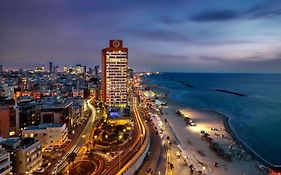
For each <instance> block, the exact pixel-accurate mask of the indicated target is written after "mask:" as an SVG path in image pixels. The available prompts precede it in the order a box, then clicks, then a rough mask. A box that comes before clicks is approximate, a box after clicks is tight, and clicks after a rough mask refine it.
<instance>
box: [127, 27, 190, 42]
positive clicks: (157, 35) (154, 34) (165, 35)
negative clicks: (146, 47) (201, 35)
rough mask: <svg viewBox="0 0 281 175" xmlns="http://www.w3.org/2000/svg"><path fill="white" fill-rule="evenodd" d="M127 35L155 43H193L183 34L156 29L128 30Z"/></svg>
mask: <svg viewBox="0 0 281 175" xmlns="http://www.w3.org/2000/svg"><path fill="white" fill-rule="evenodd" d="M127 33H128V34H131V35H133V36H137V37H140V38H146V39H149V40H154V41H178V42H187V41H191V38H190V37H188V36H187V35H184V34H181V33H180V32H173V31H169V30H164V29H154V30H134V29H128V30H127Z"/></svg>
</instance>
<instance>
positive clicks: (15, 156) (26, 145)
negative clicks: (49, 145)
mask: <svg viewBox="0 0 281 175" xmlns="http://www.w3.org/2000/svg"><path fill="white" fill-rule="evenodd" d="M0 144H1V145H2V146H3V147H4V148H5V149H6V150H7V151H8V152H9V153H10V155H11V161H12V167H13V170H12V171H13V172H14V173H17V174H32V173H33V172H34V171H35V170H36V169H37V168H39V167H40V166H41V165H42V154H41V142H40V141H39V140H35V139H33V138H24V139H20V138H18V137H14V138H9V139H6V140H3V141H1V142H0Z"/></svg>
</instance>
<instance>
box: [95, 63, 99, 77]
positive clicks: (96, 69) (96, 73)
mask: <svg viewBox="0 0 281 175" xmlns="http://www.w3.org/2000/svg"><path fill="white" fill-rule="evenodd" d="M99 69H100V66H99V65H96V66H95V75H96V76H98V75H99Z"/></svg>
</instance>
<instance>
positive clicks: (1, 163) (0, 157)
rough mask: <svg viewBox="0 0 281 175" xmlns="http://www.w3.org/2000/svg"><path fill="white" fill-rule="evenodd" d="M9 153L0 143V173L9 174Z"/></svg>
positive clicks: (10, 169)
mask: <svg viewBox="0 0 281 175" xmlns="http://www.w3.org/2000/svg"><path fill="white" fill-rule="evenodd" d="M11 163H12V162H11V160H10V154H9V153H8V152H7V151H6V150H5V148H2V146H1V145H0V175H6V174H11V171H12V167H11Z"/></svg>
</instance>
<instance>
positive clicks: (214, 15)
mask: <svg viewBox="0 0 281 175" xmlns="http://www.w3.org/2000/svg"><path fill="white" fill-rule="evenodd" d="M238 17H239V14H237V13H236V12H234V11H232V10H213V11H204V12H200V13H198V14H196V15H195V16H193V17H192V20H193V21H197V22H206V21H228V20H233V19H236V18H238Z"/></svg>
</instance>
